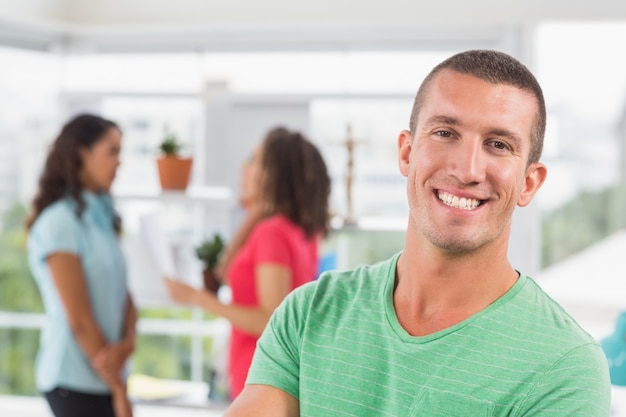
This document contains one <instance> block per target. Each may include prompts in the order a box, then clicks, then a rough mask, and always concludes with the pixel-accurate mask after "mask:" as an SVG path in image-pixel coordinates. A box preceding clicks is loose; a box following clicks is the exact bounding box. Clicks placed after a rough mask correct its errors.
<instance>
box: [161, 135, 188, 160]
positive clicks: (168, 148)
mask: <svg viewBox="0 0 626 417" xmlns="http://www.w3.org/2000/svg"><path fill="white" fill-rule="evenodd" d="M182 147H183V145H182V144H181V143H180V142H179V141H178V136H176V134H175V133H172V132H169V131H167V130H166V131H165V137H164V138H163V141H162V142H161V144H160V145H159V150H160V151H161V153H163V154H164V155H165V156H177V155H178V154H179V153H180V149H181V148H182Z"/></svg>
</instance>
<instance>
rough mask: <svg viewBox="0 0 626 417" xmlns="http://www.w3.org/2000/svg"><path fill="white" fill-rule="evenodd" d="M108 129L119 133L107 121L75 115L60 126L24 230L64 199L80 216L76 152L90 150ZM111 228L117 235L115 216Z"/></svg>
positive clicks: (118, 224) (118, 226)
mask: <svg viewBox="0 0 626 417" xmlns="http://www.w3.org/2000/svg"><path fill="white" fill-rule="evenodd" d="M110 129H118V130H119V127H118V125H117V124H115V123H114V122H112V121H110V120H107V119H104V118H102V117H100V116H95V115H91V114H81V115H78V116H76V117H74V118H72V119H71V120H70V121H68V122H67V123H66V124H65V125H64V126H63V128H62V129H61V132H60V133H59V135H58V136H57V138H56V139H55V140H54V142H53V143H52V145H51V146H50V149H49V151H48V156H47V158H46V162H45V165H44V168H43V172H42V174H41V176H40V177H39V186H38V190H37V193H36V195H35V198H34V199H33V203H32V213H31V214H30V216H29V217H28V219H27V220H26V228H27V229H30V228H31V226H32V225H33V223H35V220H37V218H38V217H39V215H40V214H41V213H42V212H43V211H44V210H45V209H46V207H48V206H50V205H51V204H53V203H54V202H56V201H57V200H60V199H61V198H63V197H65V196H68V195H69V196H70V197H71V198H73V199H74V200H75V201H76V207H77V208H76V211H77V212H76V215H77V216H79V217H80V216H81V215H82V212H83V210H84V209H85V202H84V201H83V198H82V196H81V193H82V191H83V185H82V184H81V182H80V172H81V169H82V159H81V157H80V150H81V149H89V148H91V147H92V146H93V145H94V144H95V143H97V142H98V141H99V140H101V139H102V137H103V136H104V135H105V134H106V133H107V132H108V131H109V130H110ZM113 228H114V229H115V231H116V232H117V233H119V232H120V230H121V221H120V218H119V216H117V215H116V216H115V219H114V221H113Z"/></svg>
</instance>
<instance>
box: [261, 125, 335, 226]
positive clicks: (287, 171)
mask: <svg viewBox="0 0 626 417" xmlns="http://www.w3.org/2000/svg"><path fill="white" fill-rule="evenodd" d="M261 170H262V179H261V195H262V198H263V200H264V202H265V203H266V204H267V206H268V210H269V212H270V213H271V214H282V215H284V216H285V217H287V218H288V219H290V220H291V221H293V222H294V223H295V224H297V225H299V226H300V227H302V229H304V231H305V233H306V235H307V237H309V238H311V237H313V236H315V235H316V234H322V235H323V234H325V233H326V232H327V231H328V228H329V222H330V214H329V208H328V199H329V197H330V177H329V175H328V169H327V167H326V163H325V162H324V159H323V158H322V155H321V154H320V152H319V150H318V149H317V148H316V147H315V145H313V143H311V142H310V141H309V140H308V139H307V138H306V137H304V135H302V134H301V133H299V132H292V131H289V130H288V129H286V128H284V127H277V128H274V129H272V130H270V131H269V132H268V134H267V135H266V137H265V139H264V141H263V143H262V145H261Z"/></svg>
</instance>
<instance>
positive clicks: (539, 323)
mask: <svg viewBox="0 0 626 417" xmlns="http://www.w3.org/2000/svg"><path fill="white" fill-rule="evenodd" d="M516 308H517V310H513V311H512V312H511V314H516V316H517V317H518V320H517V323H518V325H523V326H524V327H526V328H527V329H528V330H529V331H532V332H533V333H536V334H543V335H545V337H546V338H547V339H551V340H555V341H558V342H557V343H558V344H561V345H562V347H563V349H573V348H576V347H577V346H581V345H585V344H595V345H597V344H598V342H597V341H596V340H595V339H594V338H593V337H592V336H591V335H590V334H589V333H587V331H586V330H585V329H583V328H582V326H580V324H579V323H578V322H577V321H576V320H575V319H574V318H573V317H572V316H571V315H570V314H569V313H568V312H567V311H565V309H563V307H561V305H560V304H559V303H557V302H556V301H555V300H553V299H552V298H551V297H550V296H549V295H548V294H547V293H546V292H544V291H543V289H542V288H541V287H540V286H539V285H538V284H537V283H536V282H535V281H534V280H533V279H532V278H531V277H528V276H526V283H525V285H524V288H523V289H522V291H521V293H520V297H519V298H518V300H517V305H516ZM515 311H517V313H515Z"/></svg>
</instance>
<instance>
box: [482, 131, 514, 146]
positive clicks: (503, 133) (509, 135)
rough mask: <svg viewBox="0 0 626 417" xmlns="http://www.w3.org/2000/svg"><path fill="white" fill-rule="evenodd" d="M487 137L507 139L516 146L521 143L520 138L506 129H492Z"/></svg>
mask: <svg viewBox="0 0 626 417" xmlns="http://www.w3.org/2000/svg"><path fill="white" fill-rule="evenodd" d="M489 135H490V136H499V137H503V138H507V139H508V140H510V141H511V142H515V144H516V145H519V144H520V143H522V140H521V138H520V137H519V136H518V135H516V134H515V133H513V132H511V131H510V130H508V129H492V130H490V131H489Z"/></svg>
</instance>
